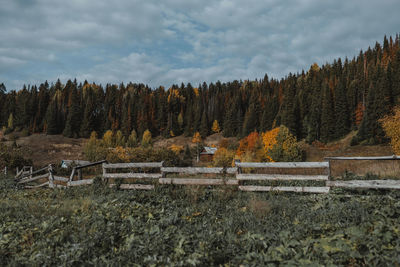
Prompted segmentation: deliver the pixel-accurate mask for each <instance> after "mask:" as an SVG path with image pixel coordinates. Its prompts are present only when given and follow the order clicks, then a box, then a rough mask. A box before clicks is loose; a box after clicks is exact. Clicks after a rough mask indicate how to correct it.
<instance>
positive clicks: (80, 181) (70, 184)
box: [67, 179, 93, 186]
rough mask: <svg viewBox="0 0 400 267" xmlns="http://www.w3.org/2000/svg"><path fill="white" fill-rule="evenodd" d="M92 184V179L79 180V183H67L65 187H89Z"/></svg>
mask: <svg viewBox="0 0 400 267" xmlns="http://www.w3.org/2000/svg"><path fill="white" fill-rule="evenodd" d="M89 184H93V179H85V180H79V181H69V182H68V183H67V186H79V185H89Z"/></svg>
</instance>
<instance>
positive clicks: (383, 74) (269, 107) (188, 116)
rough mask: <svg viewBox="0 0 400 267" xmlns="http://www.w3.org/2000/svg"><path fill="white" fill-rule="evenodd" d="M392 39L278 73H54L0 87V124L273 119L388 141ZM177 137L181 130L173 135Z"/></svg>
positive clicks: (333, 134)
mask: <svg viewBox="0 0 400 267" xmlns="http://www.w3.org/2000/svg"><path fill="white" fill-rule="evenodd" d="M399 77H400V45H399V37H398V36H396V37H395V38H392V37H389V38H387V37H385V38H384V40H383V45H381V44H379V43H376V44H375V46H374V47H372V48H371V47H370V48H368V50H366V51H360V53H359V55H358V56H355V57H354V58H352V59H351V60H349V59H345V60H342V59H340V58H338V59H337V60H334V61H333V62H331V63H326V64H325V65H322V66H318V65H317V64H316V63H315V64H313V65H311V67H310V68H309V70H302V71H300V70H299V72H298V73H296V74H292V73H289V74H288V75H287V76H285V78H282V79H280V80H277V79H274V78H270V77H268V75H267V74H266V75H265V76H264V77H263V79H257V80H253V81H251V80H246V81H238V80H234V81H231V82H225V83H221V82H216V83H209V84H207V83H202V84H200V85H198V86H197V87H196V85H192V84H190V83H187V84H181V85H172V86H171V87H170V88H168V89H166V88H164V87H163V86H159V87H158V88H150V87H149V86H147V85H144V84H136V83H128V84H126V85H125V84H123V83H122V84H119V85H117V84H106V85H105V86H103V85H101V84H95V83H89V82H87V81H84V82H83V83H82V82H81V83H78V81H76V80H74V81H72V80H68V81H67V82H66V83H65V84H63V83H62V82H61V81H60V80H58V81H57V82H56V83H53V84H49V83H47V82H44V83H42V84H40V85H39V86H37V85H27V86H24V87H23V88H22V89H21V90H18V91H11V92H7V91H5V90H1V91H0V127H5V128H6V129H7V128H8V130H14V129H18V130H24V131H25V132H30V133H47V134H52V135H54V134H63V135H64V136H67V137H75V138H79V137H84V138H88V137H89V136H90V134H91V132H92V131H95V132H97V134H98V135H99V136H102V135H103V134H104V132H106V131H107V130H109V129H110V130H112V131H114V132H117V131H118V130H120V131H121V134H122V135H123V136H125V137H128V136H129V135H130V134H131V132H132V131H135V132H136V133H137V135H138V136H142V135H143V133H144V132H145V130H147V129H148V130H150V132H151V134H152V136H153V137H161V136H162V137H166V138H168V137H174V136H181V135H182V134H184V135H185V136H193V134H194V133H195V132H200V133H201V135H202V136H208V135H210V134H212V133H213V132H214V131H212V128H213V127H214V126H215V127H216V129H218V130H216V131H215V132H219V131H221V132H222V133H223V135H224V136H225V137H236V136H241V137H244V136H247V135H248V134H249V133H251V132H252V131H254V130H257V131H258V132H264V131H266V130H270V129H272V128H274V127H276V126H279V125H285V126H286V127H288V128H289V130H290V132H291V133H293V134H294V135H295V136H296V137H297V139H298V140H302V139H305V140H307V142H308V143H312V142H314V141H320V142H323V143H327V142H331V141H333V140H338V139H341V138H343V137H345V136H346V135H348V134H349V133H350V132H351V131H353V130H357V134H356V135H354V137H352V142H353V144H381V143H384V142H386V139H385V136H384V132H383V130H382V127H381V125H380V123H379V119H380V118H382V117H383V116H384V115H386V114H388V113H389V112H390V111H391V110H392V108H393V107H395V106H397V105H399V104H400V79H399ZM177 139H178V140H179V138H177Z"/></svg>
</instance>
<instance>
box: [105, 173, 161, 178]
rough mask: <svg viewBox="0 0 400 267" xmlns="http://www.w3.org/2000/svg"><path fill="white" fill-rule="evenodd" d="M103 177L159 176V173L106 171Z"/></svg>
mask: <svg viewBox="0 0 400 267" xmlns="http://www.w3.org/2000/svg"><path fill="white" fill-rule="evenodd" d="M103 178H106V179H109V178H138V179H142V178H152V179H157V178H161V173H106V174H105V175H104V176H103Z"/></svg>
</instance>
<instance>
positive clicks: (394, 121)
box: [380, 106, 400, 155]
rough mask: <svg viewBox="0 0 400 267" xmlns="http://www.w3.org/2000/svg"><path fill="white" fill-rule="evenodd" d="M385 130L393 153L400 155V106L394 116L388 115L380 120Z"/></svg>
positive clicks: (395, 110)
mask: <svg viewBox="0 0 400 267" xmlns="http://www.w3.org/2000/svg"><path fill="white" fill-rule="evenodd" d="M380 123H381V124H382V127H383V130H384V131H385V134H386V136H387V137H389V138H390V145H391V147H392V150H393V153H395V154H396V155H399V154H400V106H398V107H396V108H395V109H394V112H393V114H390V115H386V116H385V117H383V118H382V119H381V120H380Z"/></svg>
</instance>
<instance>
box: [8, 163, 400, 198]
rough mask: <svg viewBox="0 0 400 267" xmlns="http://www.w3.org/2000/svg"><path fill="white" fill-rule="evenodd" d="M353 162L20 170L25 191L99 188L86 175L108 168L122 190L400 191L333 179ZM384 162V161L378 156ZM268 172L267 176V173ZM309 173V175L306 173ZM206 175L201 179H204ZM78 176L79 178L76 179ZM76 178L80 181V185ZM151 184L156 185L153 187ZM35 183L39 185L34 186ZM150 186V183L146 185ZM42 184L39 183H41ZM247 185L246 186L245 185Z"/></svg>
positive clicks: (396, 185)
mask: <svg viewBox="0 0 400 267" xmlns="http://www.w3.org/2000/svg"><path fill="white" fill-rule="evenodd" d="M337 159H340V160H347V159H352V160H354V157H350V158H348V157H346V158H345V157H340V158H328V161H327V162H235V165H236V166H235V167H233V168H205V167H163V162H135V163H114V164H109V163H107V162H106V161H99V162H95V163H91V164H87V165H83V166H78V167H74V168H73V169H72V172H71V175H70V176H69V177H61V176H56V175H54V174H53V168H52V166H51V165H49V166H47V167H44V168H42V169H39V170H37V171H33V169H32V167H30V166H25V167H23V168H22V170H17V174H16V176H15V177H16V179H17V181H18V184H24V185H25V188H37V187H44V186H49V187H53V188H54V187H61V188H64V187H70V186H80V185H88V184H92V183H93V178H89V179H83V178H82V172H81V170H82V169H84V168H89V167H92V166H97V165H100V164H101V165H102V169H103V173H102V178H103V180H104V181H107V182H108V184H109V186H110V187H113V186H115V185H116V184H117V183H116V180H117V179H122V181H123V183H120V184H119V187H120V188H121V189H144V190H152V189H154V181H156V182H157V183H159V184H162V185H169V184H174V185H204V186H215V185H230V186H237V187H238V189H239V190H241V191H283V192H287V191H291V192H307V193H328V192H329V191H330V189H331V188H335V187H341V188H350V189H356V188H362V189H400V180H352V181H332V180H330V160H337ZM373 159H376V157H363V158H362V157H357V158H356V160H373ZM378 159H379V160H381V159H382V157H378ZM385 159H388V160H389V159H395V160H397V159H400V157H398V156H393V157H390V158H388V157H385ZM278 169H279V170H280V169H295V170H296V172H295V173H296V174H280V173H276V171H274V170H278ZM307 169H313V170H315V169H318V170H319V172H320V173H322V174H313V175H310V174H307V173H304V172H305V171H306V170H307ZM263 170H264V172H267V173H262V172H263ZM302 172H303V173H302ZM199 176H200V177H199ZM75 177H77V179H75ZM74 179H75V180H74ZM149 181H150V183H148V182H149ZM273 181H281V182H299V181H300V182H307V181H318V182H321V183H324V185H323V186H272V185H268V186H266V185H254V184H250V185H249V184H248V183H259V182H262V183H265V182H273ZM32 182H35V184H34V185H32V184H31V183H32ZM145 182H147V184H146V183H145ZM37 183H39V184H37ZM244 183H246V184H244Z"/></svg>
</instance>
